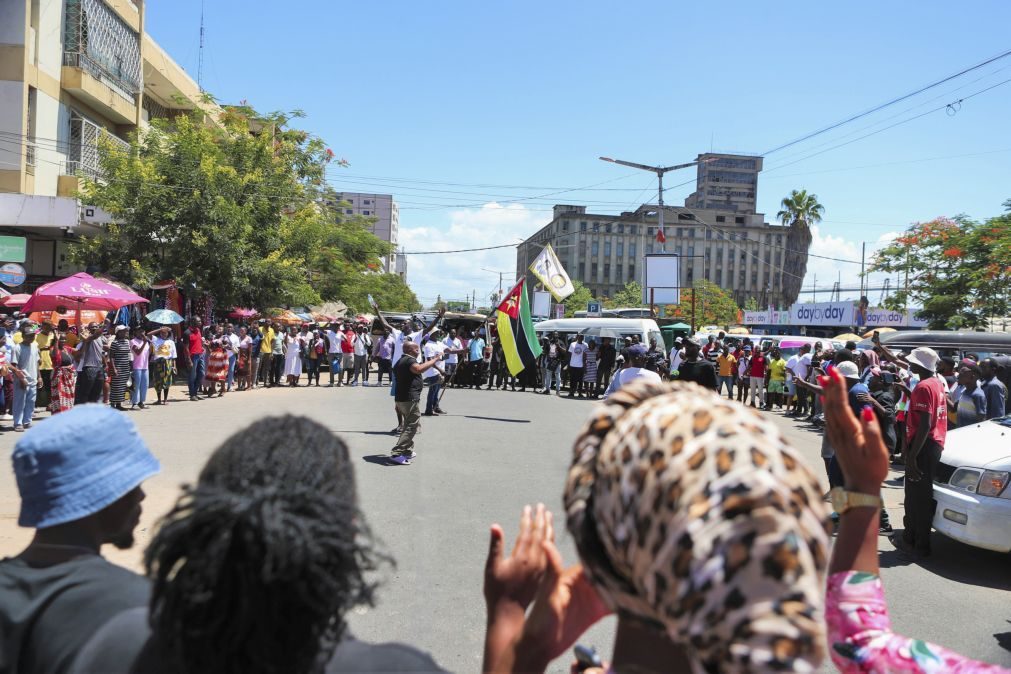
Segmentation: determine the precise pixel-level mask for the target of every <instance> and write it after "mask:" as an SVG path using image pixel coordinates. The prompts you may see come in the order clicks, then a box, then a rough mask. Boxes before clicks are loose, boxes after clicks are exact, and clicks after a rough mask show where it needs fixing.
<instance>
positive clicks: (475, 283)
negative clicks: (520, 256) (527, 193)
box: [399, 202, 550, 307]
mask: <svg viewBox="0 0 1011 674" xmlns="http://www.w3.org/2000/svg"><path fill="white" fill-rule="evenodd" d="M549 220H550V214H549V213H543V212H534V211H531V210H530V209H528V208H526V207H525V206H523V205H521V204H510V205H502V204H498V203H494V202H492V203H487V204H485V205H484V206H482V207H481V208H479V209H464V210H457V211H452V212H450V214H449V225H448V226H446V227H439V228H437V227H401V229H400V236H399V238H400V241H399V245H400V246H402V247H403V249H404V250H405V251H408V252H412V251H426V250H460V249H466V248H482V247H485V246H495V245H500V244H505V243H516V244H518V243H519V242H520V240H522V239H525V238H526V237H528V236H530V235H531V234H533V233H534V232H535V231H537V230H538V229H540V228H541V227H543V226H544V225H545V224H547V223H548V221H549ZM482 268H484V269H493V270H495V271H502V272H505V274H503V278H502V285H503V288H508V286H509V285H511V283H512V282H513V281H514V280H515V279H514V277H515V274H516V249H515V248H514V247H509V248H498V249H495V250H486V251H475V252H471V253H454V254H451V255H409V256H408V257H407V283H408V285H410V286H411V288H412V289H413V290H414V292H415V293H416V294H417V295H418V299H419V300H421V303H422V304H424V305H425V306H426V307H427V306H430V305H431V304H432V303H433V302H435V298H436V296H437V295H441V296H442V298H443V299H449V300H454V299H455V300H463V299H464V298H466V297H470V294H471V292H472V291H475V290H476V291H477V303H478V305H479V306H482V305H484V306H487V304H488V295H489V293H490V291H491V290H492V289H493V288H494V289H495V290H498V282H499V277H498V274H495V273H492V272H486V271H483V269H482Z"/></svg>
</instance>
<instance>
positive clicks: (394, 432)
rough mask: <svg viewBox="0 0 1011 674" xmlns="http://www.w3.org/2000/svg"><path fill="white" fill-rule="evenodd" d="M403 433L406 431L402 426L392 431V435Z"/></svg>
mask: <svg viewBox="0 0 1011 674" xmlns="http://www.w3.org/2000/svg"><path fill="white" fill-rule="evenodd" d="M403 432H404V429H403V428H401V427H400V426H397V427H396V428H394V429H393V430H392V431H390V435H400V434H401V433H403Z"/></svg>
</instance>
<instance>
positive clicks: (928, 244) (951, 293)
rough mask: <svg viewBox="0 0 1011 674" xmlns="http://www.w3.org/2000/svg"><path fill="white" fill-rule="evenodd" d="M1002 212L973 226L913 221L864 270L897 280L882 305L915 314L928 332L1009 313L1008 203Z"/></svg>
mask: <svg viewBox="0 0 1011 674" xmlns="http://www.w3.org/2000/svg"><path fill="white" fill-rule="evenodd" d="M1004 208H1005V213H1004V214H1002V215H999V216H996V217H993V218H990V219H988V220H986V221H985V222H982V223H980V222H975V221H973V220H971V219H970V218H968V217H966V216H964V215H958V216H955V217H954V218H937V219H935V220H931V221H930V222H924V223H917V224H915V225H913V226H912V227H910V228H909V229H908V230H906V232H905V233H904V234H903V235H902V236H900V237H898V238H897V239H895V240H894V241H893V242H892V243H891V245H889V246H886V247H885V248H883V249H881V250H880V251H878V253H877V255H876V256H875V257H874V260H873V262H872V263H871V266H870V272H883V273H886V274H897V275H898V276H899V281H900V283H899V290H898V292H896V293H894V294H892V295H891V296H890V297H889V298H888V299H887V300H886V301H885V306H887V307H888V308H890V309H906V308H907V307H908V306H910V305H916V304H919V305H920V306H922V310H921V311H920V312H919V315H920V316H921V317H922V318H925V319H926V320H927V321H928V323H929V325H930V327H931V328H934V329H945V328H947V329H960V328H969V329H980V328H985V327H986V326H987V324H988V319H989V318H991V317H994V316H1007V315H1008V313H1011V200H1008V201H1005V202H1004Z"/></svg>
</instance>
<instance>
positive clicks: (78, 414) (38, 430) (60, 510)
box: [12, 405, 161, 529]
mask: <svg viewBox="0 0 1011 674" xmlns="http://www.w3.org/2000/svg"><path fill="white" fill-rule="evenodd" d="M12 461H13V463H14V475H15V477H16V478H17V482H18V491H19V492H20V494H21V514H20V515H19V516H18V524H19V525H20V526H23V527H34V528H36V529H45V528H47V527H52V526H56V525H57V524H64V523H65V522H73V521H74V520H79V519H81V518H83V517H87V516H88V515H93V514H94V513H97V512H98V511H99V510H102V509H103V508H105V507H106V506H108V505H111V504H112V503H115V502H116V501H118V500H119V499H120V498H122V497H123V496H125V495H126V494H128V493H129V492H130V491H131V490H133V489H134V488H135V487H137V486H138V485H140V483H141V482H143V481H144V480H146V479H148V478H149V477H151V476H152V475H155V474H157V473H158V471H159V470H160V469H161V466H160V465H159V463H158V459H156V458H154V455H152V454H151V450H149V449H148V447H147V445H146V444H145V443H144V440H143V439H141V437H140V434H139V433H138V432H137V427H136V426H134V424H133V422H132V421H130V420H129V419H127V418H126V416H125V415H123V414H120V413H119V412H115V411H113V410H112V409H110V408H108V407H105V406H104V405H81V406H79V407H75V408H73V409H71V410H68V411H67V412H64V413H62V414H57V415H56V416H54V417H53V418H51V419H47V420H45V421H44V422H42V423H41V424H39V425H38V426H34V427H32V428H31V429H30V430H29V431H28V432H27V433H25V435H24V436H23V437H22V438H21V439H20V440H19V441H18V443H17V444H16V445H15V446H14V454H13V455H12Z"/></svg>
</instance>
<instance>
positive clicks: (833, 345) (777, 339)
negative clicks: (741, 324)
mask: <svg viewBox="0 0 1011 674" xmlns="http://www.w3.org/2000/svg"><path fill="white" fill-rule="evenodd" d="M752 339H758V340H759V341H758V343H759V345H760V346H761V347H762V348H763V349H766V348H768V347H770V346H778V347H779V351H780V353H782V354H783V358H785V359H786V360H790V358H791V357H792V356H796V355H797V354H798V353H800V347H801V346H803V345H804V344H810V345H811V348H812V349H814V345H815V344H816V343H818V342H821V346H822V348H823V349H825V350H826V351H827V350H829V349H841V348H843V347H844V346H846V345H845V344H844V343H843V342H840V341H837V340H834V339H827V338H825V337H808V336H806V335H766V336H763V337H759V338H752Z"/></svg>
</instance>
